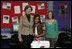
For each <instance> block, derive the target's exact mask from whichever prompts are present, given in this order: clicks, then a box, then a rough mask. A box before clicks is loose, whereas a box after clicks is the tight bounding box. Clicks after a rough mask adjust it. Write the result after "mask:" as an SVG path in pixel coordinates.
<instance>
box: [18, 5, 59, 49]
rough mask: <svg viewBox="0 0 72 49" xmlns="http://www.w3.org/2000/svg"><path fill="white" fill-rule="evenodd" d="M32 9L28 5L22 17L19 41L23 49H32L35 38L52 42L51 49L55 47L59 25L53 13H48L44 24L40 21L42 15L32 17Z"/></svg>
mask: <svg viewBox="0 0 72 49" xmlns="http://www.w3.org/2000/svg"><path fill="white" fill-rule="evenodd" d="M32 10H33V9H32V7H31V6H30V5H27V6H26V7H25V9H24V11H25V15H24V16H21V17H20V23H19V31H18V39H19V42H20V43H21V47H22V48H31V45H30V44H31V43H32V41H33V40H34V38H39V37H43V38H45V39H46V40H48V41H50V47H54V46H55V43H56V41H57V39H58V23H57V21H56V20H55V19H54V13H53V11H49V12H48V17H47V20H45V22H44V24H42V23H41V21H40V15H39V14H35V15H34V16H33V15H31V14H30V13H31V11H32Z"/></svg>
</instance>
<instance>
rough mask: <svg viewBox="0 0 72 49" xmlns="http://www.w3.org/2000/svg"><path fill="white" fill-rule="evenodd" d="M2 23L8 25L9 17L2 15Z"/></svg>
mask: <svg viewBox="0 0 72 49" xmlns="http://www.w3.org/2000/svg"><path fill="white" fill-rule="evenodd" d="M3 23H9V15H3Z"/></svg>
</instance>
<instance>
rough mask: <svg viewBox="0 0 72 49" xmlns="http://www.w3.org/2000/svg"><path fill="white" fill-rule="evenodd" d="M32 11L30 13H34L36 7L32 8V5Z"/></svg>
mask: <svg viewBox="0 0 72 49" xmlns="http://www.w3.org/2000/svg"><path fill="white" fill-rule="evenodd" d="M32 9H33V10H32V12H31V13H35V9H36V6H33V5H32Z"/></svg>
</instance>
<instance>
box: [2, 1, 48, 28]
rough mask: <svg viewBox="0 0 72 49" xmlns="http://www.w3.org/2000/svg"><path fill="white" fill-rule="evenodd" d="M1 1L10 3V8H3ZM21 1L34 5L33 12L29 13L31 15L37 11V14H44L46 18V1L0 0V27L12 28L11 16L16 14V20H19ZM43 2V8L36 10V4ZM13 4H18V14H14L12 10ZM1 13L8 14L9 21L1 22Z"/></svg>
mask: <svg viewBox="0 0 72 49" xmlns="http://www.w3.org/2000/svg"><path fill="white" fill-rule="evenodd" d="M3 2H7V3H11V9H4V8H2V6H3ZM22 3H28V4H29V5H34V6H36V8H35V13H31V14H32V15H35V14H36V13H38V14H39V15H45V19H46V18H47V2H39V1H1V28H12V25H13V23H12V17H14V16H18V21H19V20H20V16H22V12H23V10H22ZM40 3H44V6H45V8H44V9H41V10H38V4H40ZM14 6H20V11H21V13H20V14H15V12H14ZM3 15H9V16H10V17H9V23H8V24H5V23H3Z"/></svg>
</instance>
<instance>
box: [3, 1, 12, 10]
mask: <svg viewBox="0 0 72 49" xmlns="http://www.w3.org/2000/svg"><path fill="white" fill-rule="evenodd" d="M2 8H4V9H11V3H7V2H3V6H2Z"/></svg>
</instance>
